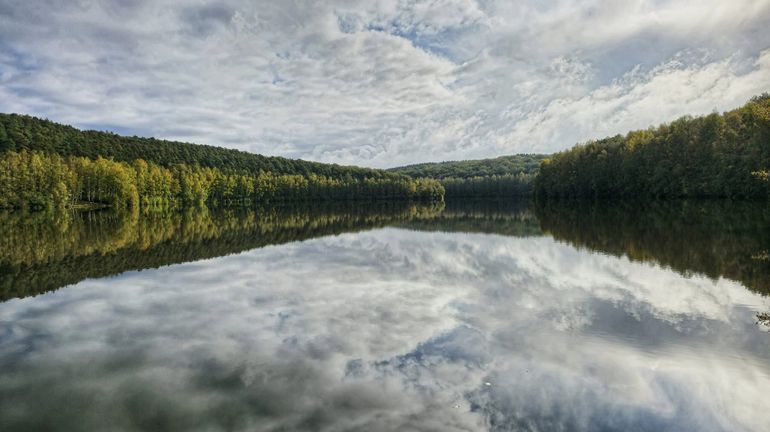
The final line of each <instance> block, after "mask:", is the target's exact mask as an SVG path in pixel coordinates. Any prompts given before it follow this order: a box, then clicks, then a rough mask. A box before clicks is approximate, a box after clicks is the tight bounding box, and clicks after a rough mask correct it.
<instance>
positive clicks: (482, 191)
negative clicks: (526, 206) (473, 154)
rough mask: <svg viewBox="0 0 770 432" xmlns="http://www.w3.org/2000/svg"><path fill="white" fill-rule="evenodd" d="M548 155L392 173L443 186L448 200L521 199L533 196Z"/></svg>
mask: <svg viewBox="0 0 770 432" xmlns="http://www.w3.org/2000/svg"><path fill="white" fill-rule="evenodd" d="M545 158H546V155H540V154H518V155H512V156H501V157H498V158H494V159H479V160H466V161H451V162H439V163H423V164H415V165H407V166H403V167H397V168H391V169H390V170H388V171H390V172H394V173H398V174H404V175H408V176H409V177H412V178H433V179H437V180H439V181H440V182H441V184H442V185H443V186H444V189H445V190H446V196H447V198H468V197H479V198H485V197H495V198H502V197H521V196H527V195H531V194H532V191H533V188H534V179H535V177H536V176H537V173H538V171H539V169H540V163H541V161H542V160H543V159H545Z"/></svg>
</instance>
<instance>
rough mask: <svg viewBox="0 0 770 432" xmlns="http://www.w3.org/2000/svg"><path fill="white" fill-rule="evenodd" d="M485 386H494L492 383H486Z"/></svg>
mask: <svg viewBox="0 0 770 432" xmlns="http://www.w3.org/2000/svg"><path fill="white" fill-rule="evenodd" d="M484 385H485V386H491V385H492V383H491V382H485V383H484Z"/></svg>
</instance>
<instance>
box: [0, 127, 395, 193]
mask: <svg viewBox="0 0 770 432" xmlns="http://www.w3.org/2000/svg"><path fill="white" fill-rule="evenodd" d="M8 150H10V151H17V152H18V151H22V150H27V151H40V152H44V153H55V154H58V155H60V156H80V157H86V158H89V159H96V158H97V157H99V156H101V157H104V158H111V159H114V160H116V161H120V162H133V161H135V160H137V159H143V160H145V161H147V162H151V163H154V164H157V165H160V166H162V167H169V166H172V165H174V164H180V163H182V164H186V165H199V166H201V167H206V168H216V169H219V170H223V171H229V172H238V173H249V174H254V173H257V172H259V171H265V172H272V173H273V174H301V175H308V174H316V175H322V176H327V177H343V176H346V175H349V176H351V177H353V178H355V179H364V178H394V179H395V178H398V175H396V174H395V173H389V172H387V171H384V170H376V169H370V168H361V167H355V166H340V165H335V164H324V163H319V162H310V161H304V160H298V159H287V158H282V157H275V156H262V155H259V154H253V153H247V152H243V151H239V150H234V149H228V148H222V147H214V146H210V145H200V144H190V143H184V142H178V141H167V140H159V139H155V138H140V137H136V136H134V137H125V136H120V135H117V134H114V133H110V132H100V131H93V130H88V131H82V130H79V129H76V128H74V127H72V126H67V125H62V124H58V123H54V122H52V121H49V120H43V119H40V118H37V117H32V116H27V115H19V114H2V113H0V152H4V151H8Z"/></svg>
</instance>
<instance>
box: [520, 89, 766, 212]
mask: <svg viewBox="0 0 770 432" xmlns="http://www.w3.org/2000/svg"><path fill="white" fill-rule="evenodd" d="M769 169H770V94H767V93H766V94H763V95H761V96H757V97H754V98H752V99H751V100H750V101H749V102H748V103H747V104H745V105H744V106H742V107H740V108H738V109H735V110H732V111H728V112H725V113H723V114H717V113H713V114H710V115H707V116H704V117H695V118H693V117H689V116H687V117H682V118H680V119H678V120H676V121H673V122H671V123H669V124H664V125H661V126H658V127H656V128H649V129H645V130H637V131H633V132H629V133H628V134H626V135H617V136H614V137H610V138H605V139H601V140H598V141H591V142H588V143H585V144H582V145H578V146H575V147H573V148H572V149H570V150H567V151H563V152H560V153H557V154H555V155H553V156H551V157H550V158H547V159H545V160H544V161H543V162H542V164H541V167H540V173H539V175H538V177H537V179H536V180H535V194H536V196H537V197H538V198H549V197H551V198H634V199H636V198H743V199H745V198H754V199H757V198H767V197H768V196H769V195H768V193H769V192H770V182H768V181H767V180H768V178H770V173H769V172H768V170H769Z"/></svg>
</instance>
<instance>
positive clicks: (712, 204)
mask: <svg viewBox="0 0 770 432" xmlns="http://www.w3.org/2000/svg"><path fill="white" fill-rule="evenodd" d="M768 210H770V206H768V205H767V204H765V203H737V202H722V201H706V202H693V201H689V202H686V201H685V202H659V203H618V204H597V203H594V204H565V203H560V204H554V203H550V204H540V205H530V204H515V203H514V204H511V203H499V202H472V203H463V204H459V203H456V204H452V203H449V204H447V205H446V206H444V205H443V204H442V205H433V206H418V205H409V204H403V203H392V204H357V205H345V206H324V205H308V206H300V207H293V208H289V207H284V208H272V209H256V210H248V211H245V210H241V211H234V210H233V211H214V210H206V209H205V208H203V209H188V210H185V211H178V212H167V213H158V214H153V213H150V214H138V213H115V212H107V211H101V212H88V213H78V214H58V215H56V214H54V215H51V214H42V213H39V214H37V213H36V214H29V215H19V214H14V213H0V299H1V300H2V303H0V371H1V372H0V430H2V431H6V432H8V431H38V430H40V431H42V430H62V431H80V430H112V431H131V430H150V431H177V430H179V431H189V430H193V431H262V430H265V431H267V430H271V431H272V430H278V431H283V430H308V431H315V430H324V431H338V430H342V431H348V430H365V431H379V430H436V431H453V430H457V431H475V430H491V431H498V430H500V431H507V430H532V431H541V430H542V431H546V430H561V431H572V430H577V431H614V430H618V431H637V430H638V431H667V430H670V431H682V430H692V431H766V430H768V427H769V426H768V425H770V401H769V400H768V395H770V333H769V332H768V331H769V330H770V327H768V326H767V324H768V318H770V316H767V315H764V314H766V313H768V312H770V298H768V297H767V295H768V294H769V293H770V211H768Z"/></svg>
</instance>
